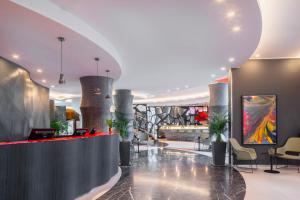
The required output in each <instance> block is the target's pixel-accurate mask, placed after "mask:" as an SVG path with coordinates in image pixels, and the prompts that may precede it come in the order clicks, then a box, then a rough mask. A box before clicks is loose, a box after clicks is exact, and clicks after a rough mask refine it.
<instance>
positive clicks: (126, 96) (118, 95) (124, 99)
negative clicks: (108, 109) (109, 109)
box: [114, 89, 133, 140]
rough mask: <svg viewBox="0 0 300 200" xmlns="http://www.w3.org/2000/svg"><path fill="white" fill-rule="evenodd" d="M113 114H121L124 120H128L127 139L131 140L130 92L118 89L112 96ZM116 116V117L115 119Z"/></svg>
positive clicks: (131, 108)
mask: <svg viewBox="0 0 300 200" xmlns="http://www.w3.org/2000/svg"><path fill="white" fill-rule="evenodd" d="M114 105H115V108H116V109H115V112H116V113H121V114H122V115H123V116H124V117H125V118H126V119H128V120H130V123H129V128H128V130H127V131H128V139H129V140H132V139H133V106H132V105H133V95H132V94H131V90H127V89H119V90H116V91H115V95H114ZM117 117H118V115H116V118H117Z"/></svg>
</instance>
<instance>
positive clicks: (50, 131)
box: [28, 128, 56, 140]
mask: <svg viewBox="0 0 300 200" xmlns="http://www.w3.org/2000/svg"><path fill="white" fill-rule="evenodd" d="M55 132H56V130H55V129H54V128H34V129H32V130H31V133H30V135H29V137H28V140H38V139H45V138H53V137H54V135H55Z"/></svg>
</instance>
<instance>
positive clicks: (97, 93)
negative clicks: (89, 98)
mask: <svg viewBox="0 0 300 200" xmlns="http://www.w3.org/2000/svg"><path fill="white" fill-rule="evenodd" d="M94 60H95V61H96V67H97V76H99V60H100V59H99V58H98V57H96V58H94ZM93 93H94V94H95V95H100V94H101V91H100V88H98V87H97V88H96V89H94V91H93Z"/></svg>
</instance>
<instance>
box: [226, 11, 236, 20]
mask: <svg viewBox="0 0 300 200" xmlns="http://www.w3.org/2000/svg"><path fill="white" fill-rule="evenodd" d="M226 17H227V18H229V19H232V18H234V17H235V12H234V11H229V12H228V13H227V14H226Z"/></svg>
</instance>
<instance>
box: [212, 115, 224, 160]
mask: <svg viewBox="0 0 300 200" xmlns="http://www.w3.org/2000/svg"><path fill="white" fill-rule="evenodd" d="M227 124H228V117H227V114H213V115H212V116H211V117H210V120H209V129H210V132H211V134H212V138H213V142H212V154H213V165H215V166H224V165H225V155H226V142H225V141H224V138H225V136H224V133H225V131H226V130H227Z"/></svg>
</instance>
